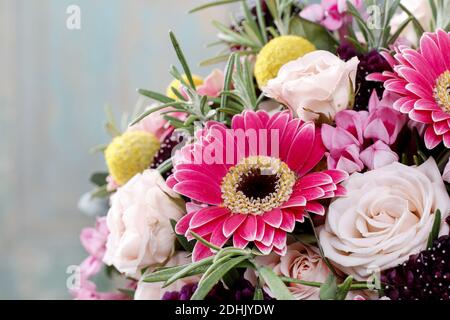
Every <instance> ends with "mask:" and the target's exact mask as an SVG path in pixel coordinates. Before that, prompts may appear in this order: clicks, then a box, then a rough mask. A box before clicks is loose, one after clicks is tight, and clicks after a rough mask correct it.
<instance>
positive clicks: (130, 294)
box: [117, 289, 136, 299]
mask: <svg viewBox="0 0 450 320" xmlns="http://www.w3.org/2000/svg"><path fill="white" fill-rule="evenodd" d="M117 290H118V291H119V292H120V293H122V294H124V295H125V296H127V297H128V298H130V299H134V293H135V292H136V291H135V290H130V289H117Z"/></svg>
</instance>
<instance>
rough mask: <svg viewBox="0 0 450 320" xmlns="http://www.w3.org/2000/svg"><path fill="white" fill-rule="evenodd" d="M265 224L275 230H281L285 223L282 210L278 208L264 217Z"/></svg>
mask: <svg viewBox="0 0 450 320" xmlns="http://www.w3.org/2000/svg"><path fill="white" fill-rule="evenodd" d="M262 218H263V220H264V222H266V223H267V224H268V225H271V226H272V227H274V228H279V227H280V225H281V222H282V221H283V214H282V212H281V210H280V209H278V208H276V209H273V210H272V211H269V212H266V213H264V214H263V215H262Z"/></svg>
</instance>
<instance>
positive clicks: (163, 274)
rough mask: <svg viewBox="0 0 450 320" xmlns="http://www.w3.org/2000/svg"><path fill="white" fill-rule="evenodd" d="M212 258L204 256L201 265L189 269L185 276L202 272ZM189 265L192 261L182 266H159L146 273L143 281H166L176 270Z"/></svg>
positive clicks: (178, 270) (210, 262)
mask: <svg viewBox="0 0 450 320" xmlns="http://www.w3.org/2000/svg"><path fill="white" fill-rule="evenodd" d="M213 258H214V257H208V258H205V259H203V260H201V261H202V265H201V266H198V267H197V268H196V269H194V270H191V272H190V273H189V274H187V275H186V276H193V275H197V274H202V273H204V272H205V271H206V270H207V269H208V268H209V266H210V265H211V264H212V261H213ZM196 263H198V262H194V263H193V264H196ZM208 264H209V265H208ZM191 265H192V263H190V264H185V265H182V266H176V267H168V268H160V269H158V270H156V271H154V272H152V273H150V274H148V275H146V276H145V277H144V279H143V281H144V282H161V281H167V280H168V279H170V278H171V277H172V276H173V275H174V274H176V273H177V272H180V271H181V270H183V269H184V268H186V267H189V266H191Z"/></svg>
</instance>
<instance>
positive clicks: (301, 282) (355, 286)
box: [280, 277, 370, 290]
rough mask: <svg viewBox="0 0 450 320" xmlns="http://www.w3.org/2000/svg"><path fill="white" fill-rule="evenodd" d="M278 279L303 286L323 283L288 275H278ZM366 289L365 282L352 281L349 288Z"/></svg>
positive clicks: (314, 285)
mask: <svg viewBox="0 0 450 320" xmlns="http://www.w3.org/2000/svg"><path fill="white" fill-rule="evenodd" d="M280 279H281V281H283V282H289V283H297V284H301V285H304V286H309V287H315V288H320V287H321V286H322V284H323V283H322V282H315V281H305V280H300V279H295V278H289V277H280ZM366 289H370V288H369V286H368V285H367V284H366V283H354V284H352V285H351V286H350V290H366Z"/></svg>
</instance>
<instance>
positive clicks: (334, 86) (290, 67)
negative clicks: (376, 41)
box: [263, 50, 359, 121]
mask: <svg viewBox="0 0 450 320" xmlns="http://www.w3.org/2000/svg"><path fill="white" fill-rule="evenodd" d="M358 63H359V60H358V58H357V57H354V58H352V59H351V60H349V61H347V62H345V61H343V60H341V59H339V58H338V57H337V56H335V55H334V54H332V53H330V52H328V51H322V50H317V51H313V52H311V53H308V54H306V55H304V56H303V57H301V58H299V59H297V60H294V61H291V62H288V63H287V64H285V65H284V66H283V67H281V69H280V71H279V72H278V75H277V77H276V78H274V79H272V80H270V81H269V82H268V84H267V86H266V87H265V88H263V91H264V93H265V94H266V95H267V96H268V97H271V98H274V99H275V100H277V101H279V102H281V103H284V104H286V105H287V106H288V107H289V108H290V109H291V110H292V111H293V112H294V113H295V114H296V115H298V117H299V118H300V119H302V120H304V121H309V120H316V119H318V118H319V116H320V114H322V115H324V116H326V117H329V118H331V119H334V117H335V115H336V113H337V112H339V111H341V110H345V109H347V108H348V107H349V104H350V95H351V93H352V92H353V91H354V90H355V77H356V69H357V66H358Z"/></svg>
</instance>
